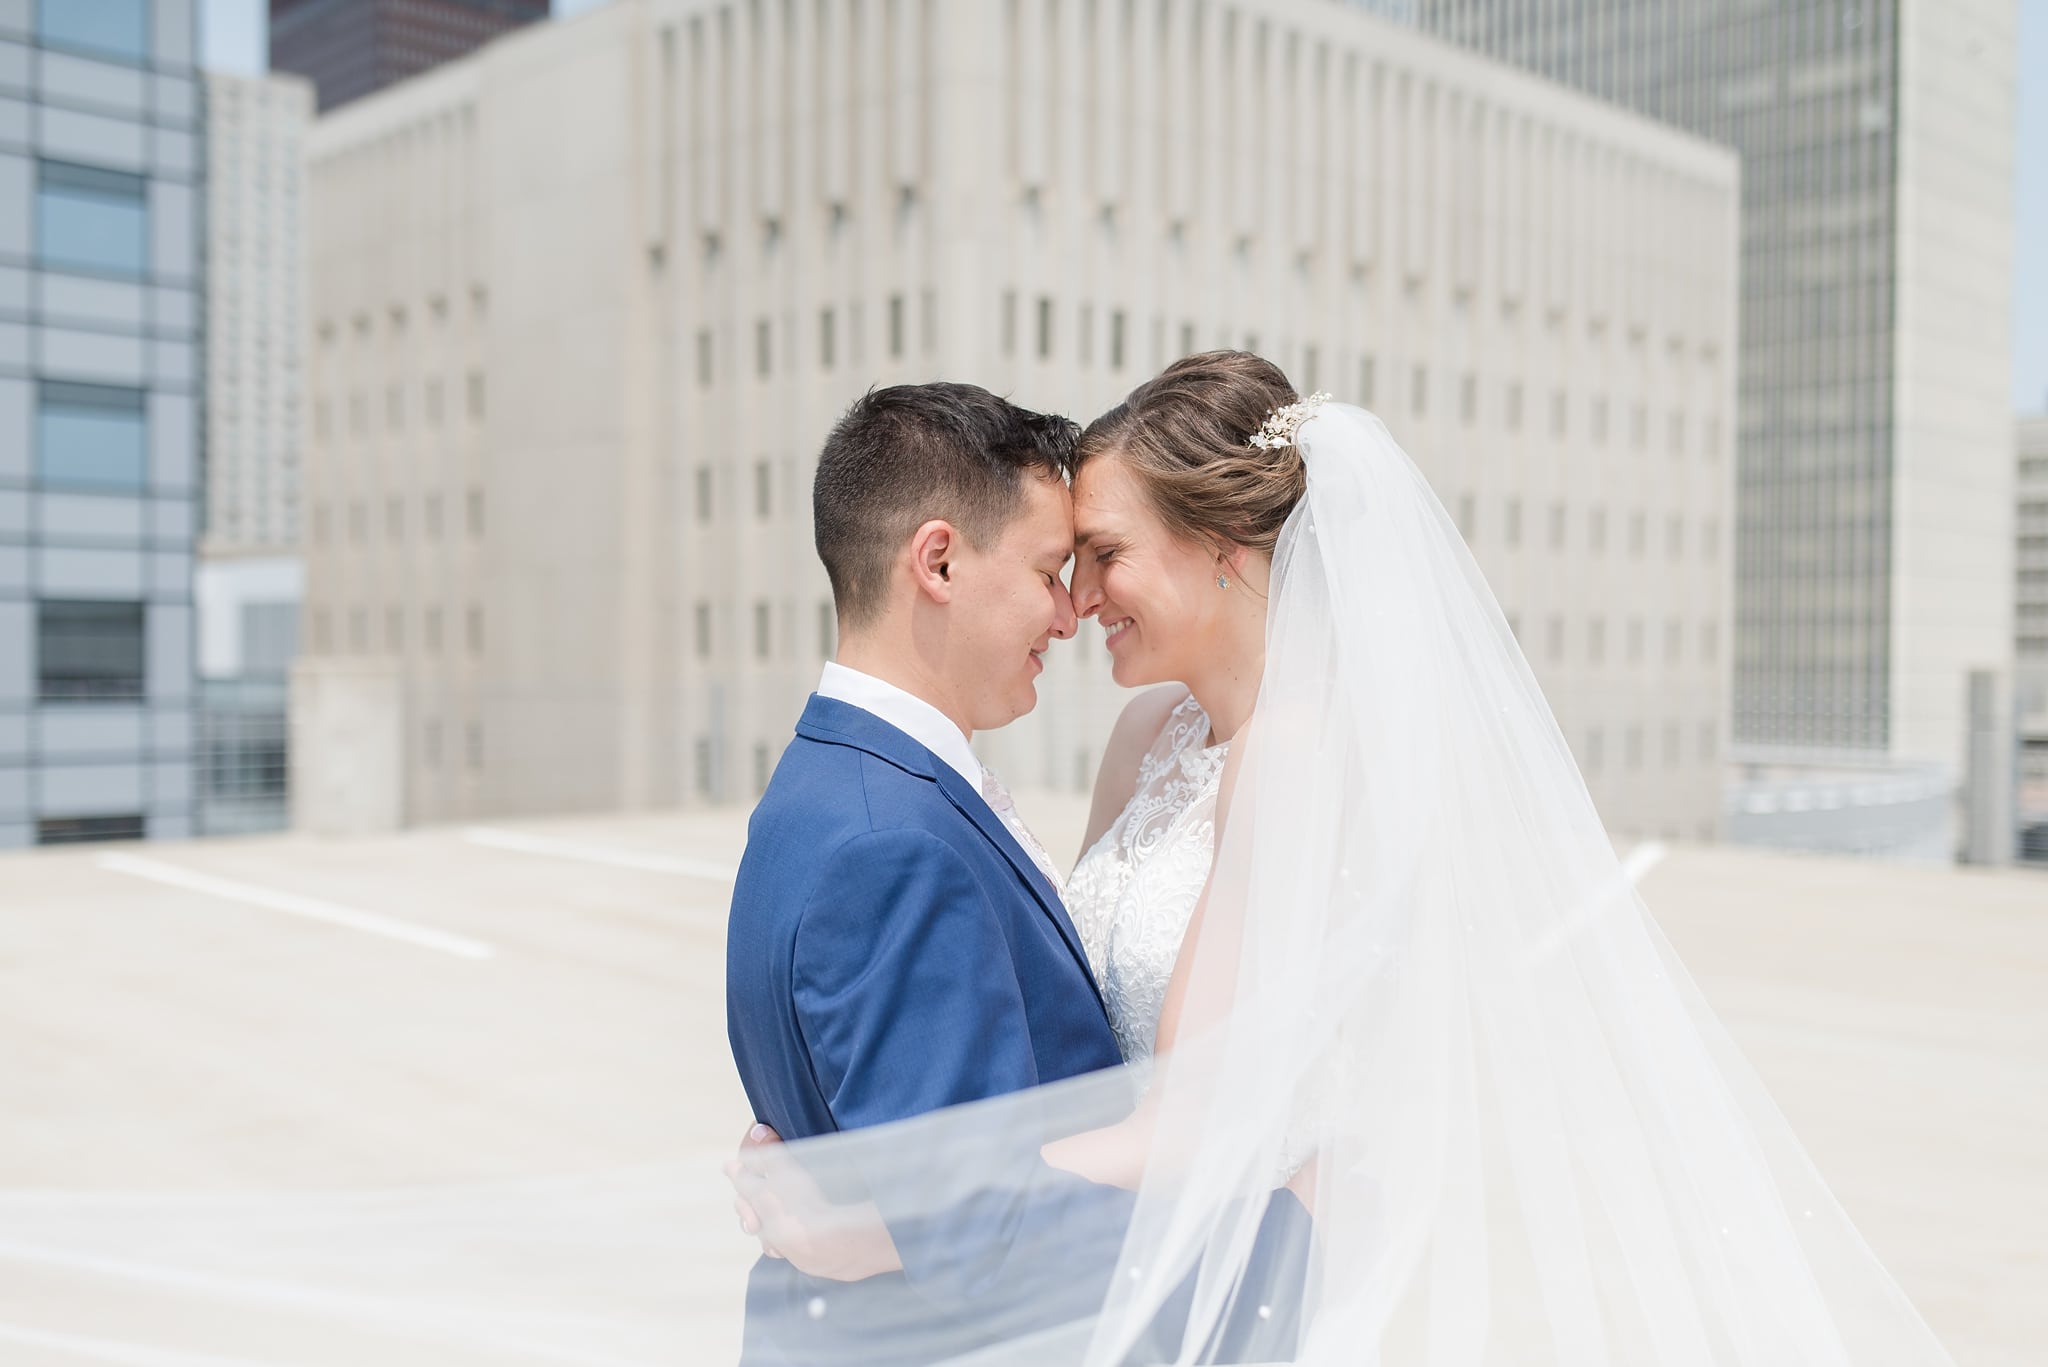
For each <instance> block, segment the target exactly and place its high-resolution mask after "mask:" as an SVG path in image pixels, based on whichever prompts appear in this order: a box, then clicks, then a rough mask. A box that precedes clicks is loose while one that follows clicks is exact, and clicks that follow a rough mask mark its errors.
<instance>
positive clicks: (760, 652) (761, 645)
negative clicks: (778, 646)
mask: <svg viewBox="0 0 2048 1367" xmlns="http://www.w3.org/2000/svg"><path fill="white" fill-rule="evenodd" d="M770 634H771V633H770V630H769V622H768V605H767V604H766V603H756V604H754V658H755V659H757V660H765V659H767V658H768V650H769V636H770Z"/></svg>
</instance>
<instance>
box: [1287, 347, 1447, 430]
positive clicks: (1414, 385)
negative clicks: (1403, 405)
mask: <svg viewBox="0 0 2048 1367" xmlns="http://www.w3.org/2000/svg"><path fill="white" fill-rule="evenodd" d="M1246 350H1250V348H1249V347H1247V348H1246ZM1408 411H1409V412H1410V413H1412V414H1414V415H1415V416H1416V417H1418V418H1419V417H1421V416H1422V415H1423V414H1425V413H1427V412H1428V411H1429V370H1428V368H1427V367H1425V366H1417V367H1415V369H1414V371H1413V372H1412V373H1411V374H1410V375H1409V376H1408Z"/></svg>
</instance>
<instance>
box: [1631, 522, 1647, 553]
mask: <svg viewBox="0 0 2048 1367" xmlns="http://www.w3.org/2000/svg"><path fill="white" fill-rule="evenodd" d="M1648 528H1649V518H1648V517H1647V516H1646V515H1645V514H1642V513H1630V514H1629V515H1628V553H1629V554H1630V555H1641V554H1642V553H1643V543H1644V541H1645V540H1646V539H1647V538H1648V536H1649V531H1648Z"/></svg>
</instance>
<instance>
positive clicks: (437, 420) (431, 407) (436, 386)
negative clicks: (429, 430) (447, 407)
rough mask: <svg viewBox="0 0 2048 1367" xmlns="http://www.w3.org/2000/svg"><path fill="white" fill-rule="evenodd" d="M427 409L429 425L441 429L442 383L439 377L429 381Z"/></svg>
mask: <svg viewBox="0 0 2048 1367" xmlns="http://www.w3.org/2000/svg"><path fill="white" fill-rule="evenodd" d="M426 409H427V425H428V426H430V427H439V426H440V425H441V381H440V378H439V377H438V376H437V377H435V378H433V379H430V380H428V381H427V395H426Z"/></svg>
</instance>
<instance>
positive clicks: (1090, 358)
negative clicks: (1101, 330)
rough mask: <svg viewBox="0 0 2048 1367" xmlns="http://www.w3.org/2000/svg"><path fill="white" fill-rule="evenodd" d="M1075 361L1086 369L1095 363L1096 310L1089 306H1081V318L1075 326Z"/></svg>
mask: <svg viewBox="0 0 2048 1367" xmlns="http://www.w3.org/2000/svg"><path fill="white" fill-rule="evenodd" d="M1074 359H1075V360H1076V361H1078V362H1080V363H1081V366H1082V367H1083V368H1084V369H1085V368H1087V367H1088V366H1090V365H1093V364H1094V363H1095V309H1094V308H1093V307H1092V306H1091V305H1088V304H1083V305H1081V316H1080V319H1079V321H1077V322H1076V323H1075V325H1074Z"/></svg>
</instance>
